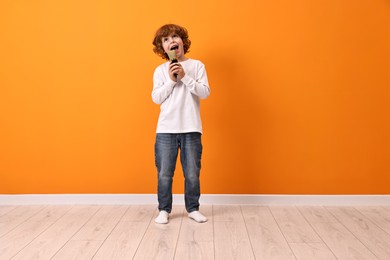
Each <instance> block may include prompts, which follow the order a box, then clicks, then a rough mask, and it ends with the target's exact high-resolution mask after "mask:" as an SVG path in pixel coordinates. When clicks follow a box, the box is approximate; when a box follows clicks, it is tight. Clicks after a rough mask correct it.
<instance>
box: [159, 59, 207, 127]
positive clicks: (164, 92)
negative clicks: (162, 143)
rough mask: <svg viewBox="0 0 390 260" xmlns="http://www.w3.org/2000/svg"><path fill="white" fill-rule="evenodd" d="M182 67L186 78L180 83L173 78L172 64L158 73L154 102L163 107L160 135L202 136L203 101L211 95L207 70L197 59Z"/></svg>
mask: <svg viewBox="0 0 390 260" xmlns="http://www.w3.org/2000/svg"><path fill="white" fill-rule="evenodd" d="M180 64H181V65H182V66H183V69H184V72H185V76H184V77H183V78H182V79H180V80H179V81H178V82H177V83H176V82H174V81H172V80H171V78H170V77H169V74H168V68H169V62H165V63H163V64H161V65H160V66H158V67H157V68H156V70H155V71H154V75H153V91H152V99H153V102H154V103H156V104H159V105H160V116H159V118H158V123H157V130H156V132H157V133H173V134H174V133H188V132H199V133H202V121H201V118H200V99H204V98H207V97H208V96H209V95H210V88H209V83H208V79H207V74H206V69H205V66H204V65H203V63H202V62H200V61H198V60H193V59H187V60H186V61H183V62H180Z"/></svg>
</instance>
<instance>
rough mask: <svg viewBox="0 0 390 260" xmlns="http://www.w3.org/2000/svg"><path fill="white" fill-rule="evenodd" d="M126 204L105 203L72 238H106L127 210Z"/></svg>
mask: <svg viewBox="0 0 390 260" xmlns="http://www.w3.org/2000/svg"><path fill="white" fill-rule="evenodd" d="M126 209H127V206H124V205H104V206H102V207H101V208H100V209H99V211H98V212H97V213H96V214H95V215H94V216H93V217H92V218H91V219H90V220H88V222H87V223H86V224H85V225H84V226H83V227H82V228H81V229H80V230H79V231H78V232H77V233H76V234H75V235H74V236H73V237H72V240H87V241H92V240H95V241H96V240H100V241H103V240H105V239H106V238H107V237H108V235H109V234H110V233H111V231H112V230H113V229H114V227H115V226H116V224H118V222H119V220H120V219H121V218H122V216H123V214H124V213H125V212H126Z"/></svg>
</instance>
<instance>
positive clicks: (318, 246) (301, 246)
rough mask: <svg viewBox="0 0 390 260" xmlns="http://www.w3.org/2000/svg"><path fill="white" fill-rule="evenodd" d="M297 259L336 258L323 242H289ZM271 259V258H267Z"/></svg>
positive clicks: (331, 259) (318, 259) (333, 259)
mask: <svg viewBox="0 0 390 260" xmlns="http://www.w3.org/2000/svg"><path fill="white" fill-rule="evenodd" d="M290 247H291V249H292V250H293V252H294V255H295V257H296V259H297V260H313V259H315V260H336V259H337V258H336V257H335V256H334V255H333V253H332V251H330V250H329V248H328V247H327V246H326V245H325V244H324V243H290ZM268 259H273V258H268Z"/></svg>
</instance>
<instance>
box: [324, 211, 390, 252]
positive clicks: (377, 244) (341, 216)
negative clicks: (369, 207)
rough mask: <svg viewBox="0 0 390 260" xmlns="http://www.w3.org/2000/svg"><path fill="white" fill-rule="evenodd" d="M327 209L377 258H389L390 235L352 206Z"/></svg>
mask: <svg viewBox="0 0 390 260" xmlns="http://www.w3.org/2000/svg"><path fill="white" fill-rule="evenodd" d="M327 209H328V210H329V211H330V212H331V213H332V214H333V215H334V216H335V217H336V218H337V219H338V220H339V221H340V222H341V223H342V224H343V225H344V226H345V227H346V228H348V230H349V231H350V232H351V233H352V234H354V235H355V237H357V238H358V239H359V240H360V241H361V242H362V243H363V244H364V245H365V246H366V247H367V248H368V249H370V251H371V252H372V253H374V254H375V255H376V256H377V257H378V258H379V259H390V235H389V234H387V233H386V232H385V231H383V230H382V229H380V228H379V227H378V226H377V225H375V224H374V223H373V222H371V221H370V220H369V219H368V218H366V217H365V216H364V215H363V214H361V213H360V212H359V211H357V210H356V209H355V208H352V207H327Z"/></svg>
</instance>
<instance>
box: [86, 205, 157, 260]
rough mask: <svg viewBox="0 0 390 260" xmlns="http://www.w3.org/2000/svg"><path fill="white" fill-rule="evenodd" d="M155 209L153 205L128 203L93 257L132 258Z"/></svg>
mask: <svg viewBox="0 0 390 260" xmlns="http://www.w3.org/2000/svg"><path fill="white" fill-rule="evenodd" d="M156 211H157V208H156V206H154V205H130V206H129V207H128V209H127V211H126V213H125V214H124V215H123V217H122V219H121V220H120V222H119V223H118V225H117V226H116V227H115V229H114V230H113V231H112V233H111V234H110V235H109V237H108V238H107V239H106V240H105V241H104V243H103V245H102V246H101V247H100V249H99V250H98V252H97V254H96V255H95V256H94V258H93V259H94V260H106V259H118V260H121V259H123V260H127V259H133V257H134V255H135V253H136V251H137V249H138V246H139V245H140V243H141V240H142V238H143V236H144V235H145V233H146V229H147V228H148V226H149V224H150V222H151V221H152V217H153V216H154V214H155V213H156Z"/></svg>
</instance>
